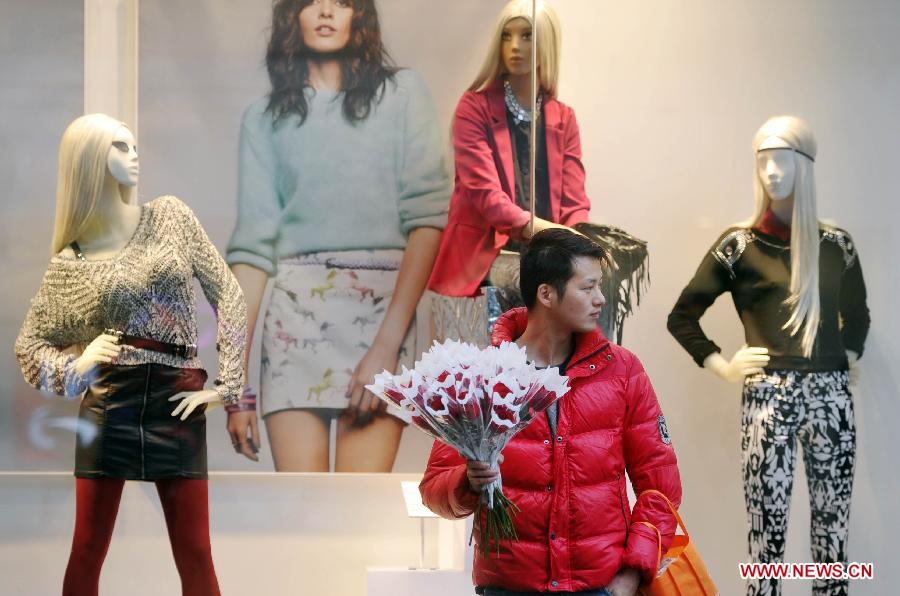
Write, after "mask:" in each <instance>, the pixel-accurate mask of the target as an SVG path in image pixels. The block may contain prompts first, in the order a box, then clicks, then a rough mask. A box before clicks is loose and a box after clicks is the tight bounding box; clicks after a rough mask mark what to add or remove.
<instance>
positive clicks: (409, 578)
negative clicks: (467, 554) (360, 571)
mask: <svg viewBox="0 0 900 596" xmlns="http://www.w3.org/2000/svg"><path fill="white" fill-rule="evenodd" d="M366 571H367V573H366V596H424V595H427V596H465V595H468V594H475V589H474V588H473V586H472V572H471V571H464V570H462V569H407V568H396V567H369V568H368V569H367V570H366Z"/></svg>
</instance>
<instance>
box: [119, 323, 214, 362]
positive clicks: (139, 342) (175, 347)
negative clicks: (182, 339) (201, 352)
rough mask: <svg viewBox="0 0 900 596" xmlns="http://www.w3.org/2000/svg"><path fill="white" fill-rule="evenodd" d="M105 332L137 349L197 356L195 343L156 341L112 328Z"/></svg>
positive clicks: (191, 356)
mask: <svg viewBox="0 0 900 596" xmlns="http://www.w3.org/2000/svg"><path fill="white" fill-rule="evenodd" d="M106 333H108V334H110V335H115V336H116V337H117V338H119V341H118V343H120V344H125V345H129V346H131V347H133V348H137V349H139V350H152V351H154V352H160V353H163V354H169V355H170V356H175V357H177V358H185V359H189V358H196V357H197V346H196V344H191V345H189V346H185V345H182V344H170V343H166V342H164V341H157V340H155V339H149V338H146V337H136V336H134V335H128V334H127V333H122V332H121V331H116V330H114V329H107V330H106Z"/></svg>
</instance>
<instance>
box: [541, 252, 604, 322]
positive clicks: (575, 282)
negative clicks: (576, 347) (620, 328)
mask: <svg viewBox="0 0 900 596" xmlns="http://www.w3.org/2000/svg"><path fill="white" fill-rule="evenodd" d="M573 266H574V267H573V268H574V270H575V274H574V275H573V276H572V277H571V278H570V279H569V281H568V283H567V284H566V292H565V294H564V295H563V297H562V299H560V298H559V296H558V295H557V293H556V291H555V290H551V295H552V298H551V305H550V312H551V314H552V316H553V319H554V321H555V322H556V323H557V324H558V325H559V326H560V327H563V328H566V329H570V330H571V331H572V332H573V333H587V332H589V331H592V330H593V329H595V328H596V327H597V319H599V318H600V309H601V308H602V307H603V305H604V304H606V299H605V298H604V297H603V293H602V292H601V291H600V280H601V277H602V275H603V265H602V263H601V261H600V260H599V259H594V258H591V257H576V258H575V261H574V262H573Z"/></svg>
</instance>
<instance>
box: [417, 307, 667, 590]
mask: <svg viewBox="0 0 900 596" xmlns="http://www.w3.org/2000/svg"><path fill="white" fill-rule="evenodd" d="M527 323H528V317H527V312H526V310H525V309H524V308H519V309H514V310H512V311H509V312H508V313H506V314H504V315H503V316H502V317H501V318H500V320H499V321H497V324H496V326H495V327H494V332H493V335H492V338H491V341H492V343H493V344H494V345H499V344H500V343H502V342H504V341H513V340H515V339H516V338H518V337H519V336H520V335H521V334H522V332H523V331H524V330H525V327H526V325H527ZM569 362H570V364H569V368H568V369H567V371H566V374H567V375H568V377H569V380H570V385H571V387H572V389H571V390H570V391H569V393H567V394H566V395H565V396H564V397H563V398H562V399H561V400H560V406H559V417H558V422H557V429H556V436H555V437H553V436H551V435H550V426H549V424H548V422H547V417H546V416H539V417H537V418H535V419H534V421H533V422H532V423H531V424H530V425H529V426H528V427H526V428H525V429H524V430H522V431H521V432H520V433H519V434H517V435H516V436H515V437H514V438H513V439H512V440H511V441H510V443H509V444H508V445H507V447H506V448H505V449H504V450H503V457H504V461H503V463H502V464H501V465H500V472H501V475H502V477H503V491H504V493H505V494H506V496H508V497H509V498H510V499H512V501H513V502H514V503H516V504H517V505H518V506H519V508H520V509H521V512H520V513H519V514H518V515H516V516H515V517H514V518H513V520H514V523H515V525H516V530H517V532H518V534H519V541H518V542H514V543H512V544H511V545H510V544H508V543H504V544H503V545H502V546H501V550H500V554H499V555H498V554H497V552H496V550H494V551H493V552H492V554H490V555H488V556H483V555H481V553H480V552H479V549H478V548H476V549H475V562H474V566H473V572H472V579H473V581H474V583H475V585H476V586H491V587H497V588H504V589H507V590H515V591H531V592H562V591H579V590H589V589H595V588H599V587H602V586H605V585H606V584H608V583H609V581H610V580H611V579H612V578H613V576H614V575H615V574H616V573H617V572H618V571H619V569H621V568H623V567H632V568H635V569H638V570H639V571H640V572H641V577H642V583H647V582H649V581H650V580H651V579H652V578H653V577H654V576H655V575H656V565H657V554H658V548H659V545H658V544H657V543H658V540H657V536H656V532H654V531H653V529H652V528H649V527H647V526H645V525H643V524H641V523H638V522H641V521H646V522H649V523H651V524H653V525H654V526H656V527H657V528H658V529H659V532H660V534H661V536H662V542H663V544H662V552H665V551H666V549H667V548H668V546H669V543H670V542H671V540H672V536H673V534H674V532H675V519H674V517H673V516H672V514H671V512H670V511H669V508H668V506H667V505H666V504H665V502H664V500H663V499H662V498H660V497H659V496H658V495H652V494H651V495H646V496H643V497H640V496H639V497H638V499H637V502H636V503H635V505H634V509H633V510H632V509H631V507H630V506H629V503H628V497H627V493H626V489H625V472H626V471H627V472H628V476H629V477H630V478H631V482H632V484H633V486H634V491H635V494H636V495H640V494H641V493H642V492H643V491H645V490H648V489H656V490H658V491H660V492H662V493H663V494H665V495H666V496H668V497H669V499H670V500H671V501H672V503H673V504H674V505H675V506H676V507H677V506H678V505H679V503H680V502H681V480H680V477H679V473H678V465H677V462H676V459H675V451H674V449H673V448H672V445H671V444H670V443H668V442H667V441H668V440H669V439H668V433H667V431H665V430H664V427H665V420H664V419H663V418H662V411H661V410H660V407H659V403H658V402H657V400H656V394H655V393H654V392H653V387H652V386H651V385H650V379H649V377H648V376H647V373H646V372H644V369H643V367H642V366H641V363H640V361H639V360H638V359H637V357H636V356H635V355H634V354H632V353H631V352H629V351H628V350H626V349H624V348H622V347H619V346H617V345H615V344H612V343H610V342H609V341H607V340H606V338H604V337H603V334H602V333H601V332H600V331H599V330H596V331H593V332H591V333H585V334H579V335H578V336H577V337H576V344H575V352H574V354H573V356H572V358H571V359H570V361H569ZM664 437H665V439H664ZM419 489H420V491H421V493H422V498H423V500H424V502H425V504H426V505H427V506H428V507H429V508H430V509H431V510H432V511H434V512H435V513H437V514H438V515H440V516H442V517H446V518H451V519H454V518H463V517H466V516H468V515H471V514H472V513H473V512H474V510H475V507H476V506H477V505H478V501H479V498H480V497H479V494H477V493H475V492H473V491H472V490H471V489H470V488H469V484H468V480H467V478H466V465H465V460H464V459H463V458H462V457H460V455H459V453H457V451H456V450H455V449H452V448H451V447H448V446H446V445H444V444H443V443H439V442H435V443H434V447H433V448H432V451H431V457H430V459H429V461H428V468H427V469H426V471H425V476H424V478H423V479H422V483H421V485H420V487H419ZM475 539H476V541H479V542H480V540H481V538H480V536H479V535H478V533H477V529H476V536H475Z"/></svg>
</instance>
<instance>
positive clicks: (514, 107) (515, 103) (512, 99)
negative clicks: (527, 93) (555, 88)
mask: <svg viewBox="0 0 900 596" xmlns="http://www.w3.org/2000/svg"><path fill="white" fill-rule="evenodd" d="M503 97H504V99H505V100H506V109H508V110H509V113H510V114H512V117H513V120H515V121H516V124H521V123H523V122H531V110H526V109H525V108H523V107H522V106H521V105H519V100H517V99H516V94H515V93H513V89H512V85H510V84H509V79H506V80H504V81H503ZM541 99H542V97H541V96H540V95H538V96H537V112H538V114H540V113H541Z"/></svg>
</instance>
